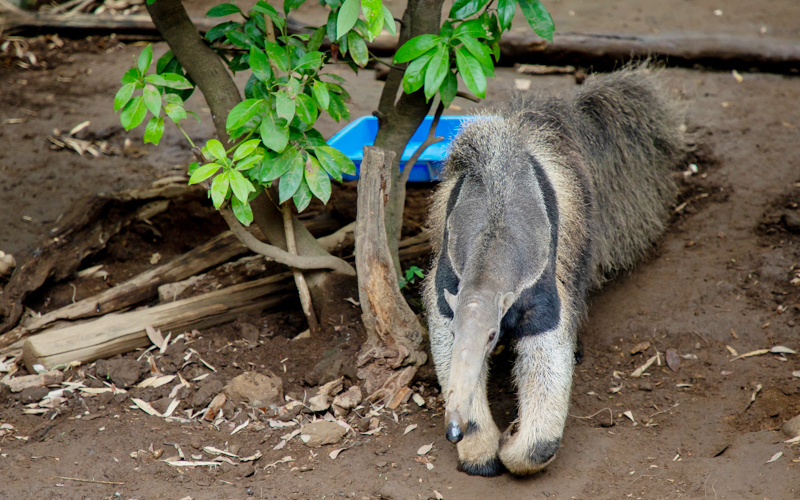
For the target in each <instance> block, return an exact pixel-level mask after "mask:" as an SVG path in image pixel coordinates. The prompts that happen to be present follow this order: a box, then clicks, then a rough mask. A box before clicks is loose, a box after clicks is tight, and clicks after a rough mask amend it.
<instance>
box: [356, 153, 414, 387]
mask: <svg viewBox="0 0 800 500" xmlns="http://www.w3.org/2000/svg"><path fill="white" fill-rule="evenodd" d="M393 158H394V152H392V151H387V150H385V149H380V148H372V147H369V146H365V147H364V163H363V165H364V168H362V169H361V179H360V180H359V183H358V216H357V218H356V267H357V269H358V294H359V300H360V301H361V310H362V315H361V318H362V320H363V322H364V327H365V328H366V330H367V334H368V339H367V342H366V343H365V344H364V346H363V347H362V348H361V352H360V353H359V355H358V359H357V361H356V364H357V366H358V377H359V378H361V379H363V380H364V388H365V389H366V390H367V393H368V394H370V397H369V399H370V400H371V401H377V400H379V399H383V400H384V401H390V400H391V399H392V397H393V396H394V394H395V393H396V392H397V391H398V390H399V389H401V388H402V387H405V386H406V385H407V384H409V383H410V382H411V380H412V379H413V377H414V374H415V373H416V371H417V368H418V367H419V366H420V365H422V364H424V363H425V361H426V359H427V355H426V354H425V352H424V350H423V349H422V341H423V338H424V331H425V330H424V328H423V327H422V325H421V324H420V323H419V319H418V318H417V316H416V315H415V314H414V312H413V311H411V308H410V307H408V304H407V303H406V301H405V299H404V298H403V295H402V294H401V293H400V288H399V287H398V284H397V274H396V273H395V269H394V264H393V262H392V255H391V252H390V251H389V246H388V244H387V240H386V226H385V224H384V204H385V203H386V200H387V193H388V190H389V189H390V187H391V168H392V160H393Z"/></svg>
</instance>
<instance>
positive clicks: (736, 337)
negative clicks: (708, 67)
mask: <svg viewBox="0 0 800 500" xmlns="http://www.w3.org/2000/svg"><path fill="white" fill-rule="evenodd" d="M731 336H732V337H733V338H735V339H738V338H739V336H738V335H736V330H734V329H733V328H731Z"/></svg>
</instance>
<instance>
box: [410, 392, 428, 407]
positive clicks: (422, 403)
mask: <svg viewBox="0 0 800 500" xmlns="http://www.w3.org/2000/svg"><path fill="white" fill-rule="evenodd" d="M411 399H413V400H414V402H415V403H417V406H425V399H423V398H422V396H420V395H419V394H417V393H416V392H415V393H414V395H413V396H411Z"/></svg>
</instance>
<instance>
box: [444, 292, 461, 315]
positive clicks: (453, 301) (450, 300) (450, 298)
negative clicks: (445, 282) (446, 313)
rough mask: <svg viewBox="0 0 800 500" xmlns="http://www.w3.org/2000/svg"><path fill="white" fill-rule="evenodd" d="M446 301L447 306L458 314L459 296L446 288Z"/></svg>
mask: <svg viewBox="0 0 800 500" xmlns="http://www.w3.org/2000/svg"><path fill="white" fill-rule="evenodd" d="M444 300H445V302H447V305H449V306H450V309H452V310H453V312H456V305H457V304H458V295H453V294H452V293H450V291H449V290H448V289H447V288H445V289H444Z"/></svg>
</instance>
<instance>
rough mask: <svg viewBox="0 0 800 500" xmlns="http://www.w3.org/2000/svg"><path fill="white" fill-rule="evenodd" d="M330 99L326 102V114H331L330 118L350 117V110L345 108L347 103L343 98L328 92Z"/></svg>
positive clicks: (347, 118)
mask: <svg viewBox="0 0 800 500" xmlns="http://www.w3.org/2000/svg"><path fill="white" fill-rule="evenodd" d="M330 97H331V101H330V103H329V104H328V114H329V115H331V118H333V119H334V120H336V121H337V122H338V121H339V120H342V119H344V120H349V119H350V110H349V109H347V104H345V103H344V99H343V98H342V96H340V95H339V94H333V93H332V94H330Z"/></svg>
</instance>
